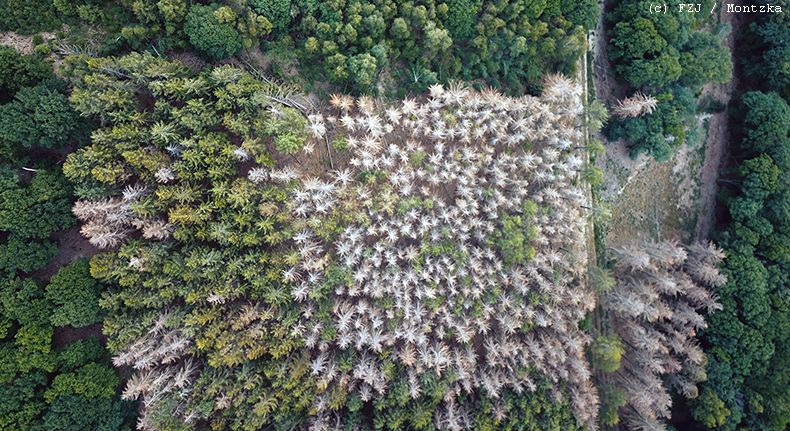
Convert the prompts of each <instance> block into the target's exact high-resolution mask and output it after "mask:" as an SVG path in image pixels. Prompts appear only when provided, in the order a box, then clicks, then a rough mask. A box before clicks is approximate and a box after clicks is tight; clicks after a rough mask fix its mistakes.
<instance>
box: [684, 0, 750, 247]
mask: <svg viewBox="0 0 790 431" xmlns="http://www.w3.org/2000/svg"><path fill="white" fill-rule="evenodd" d="M733 3H734V4H740V3H741V2H740V1H734V2H733ZM719 19H720V20H721V22H722V23H728V24H730V26H732V31H730V34H728V35H727V37H726V39H725V40H724V42H725V44H726V45H727V47H729V49H730V52H731V53H732V61H733V64H734V63H735V54H734V52H735V44H734V39H735V36H734V35H735V34H737V32H738V31H739V29H740V27H741V25H742V18H741V17H740V16H739V15H738V14H728V13H726V12H725V9H724V8H719ZM737 73H738V67H733V73H732V80H730V82H727V83H725V84H717V85H707V86H705V87H704V88H703V90H702V97H710V98H712V99H714V100H718V101H719V102H721V103H722V104H723V105H725V106H726V105H728V104H729V102H730V99H731V98H732V94H733V92H734V91H735V89H736V88H737V86H738V74H737ZM729 123H730V118H729V113H728V110H726V109H725V110H724V111H723V112H719V113H716V114H713V116H712V117H711V118H710V120H709V122H708V137H707V140H706V141H705V159H704V162H703V165H702V172H701V175H700V191H699V198H698V201H697V208H698V213H697V214H698V216H697V225H696V227H695V229H694V238H695V239H697V240H706V239H708V238H709V237H710V233H711V230H712V229H713V226H715V224H716V193H717V192H718V185H717V181H718V179H719V173H720V172H721V169H722V167H723V166H724V161H725V159H726V156H727V149H728V148H729V143H730V127H729Z"/></svg>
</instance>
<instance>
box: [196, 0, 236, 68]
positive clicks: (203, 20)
mask: <svg viewBox="0 0 790 431" xmlns="http://www.w3.org/2000/svg"><path fill="white" fill-rule="evenodd" d="M219 8H220V6H219V5H218V4H216V3H212V4H210V5H206V6H204V5H200V4H195V5H193V6H192V7H191V8H190V9H189V13H187V17H186V24H185V25H184V32H185V33H186V35H187V37H189V42H190V43H192V45H193V46H194V47H195V48H196V49H197V50H198V51H199V52H200V53H201V54H203V55H204V56H206V57H208V58H210V59H213V60H221V59H223V58H227V57H231V56H233V55H235V54H237V53H238V52H239V51H241V49H242V39H241V34H240V33H239V32H238V30H236V29H235V28H234V27H233V25H232V24H231V23H227V22H220V20H219V19H218V18H217V16H216V15H215V14H214V12H215V11H216V10H217V9H219Z"/></svg>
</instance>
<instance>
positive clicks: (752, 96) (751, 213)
mask: <svg viewBox="0 0 790 431" xmlns="http://www.w3.org/2000/svg"><path fill="white" fill-rule="evenodd" d="M737 114H738V116H737V117H736V118H742V121H741V122H740V123H739V128H740V135H741V138H740V139H739V140H738V141H737V143H736V144H735V145H734V148H733V149H732V151H733V155H734V156H735V157H736V160H737V163H738V164H737V167H736V169H735V172H734V175H733V176H732V178H730V179H729V181H731V187H729V188H728V189H727V194H726V197H725V199H724V203H725V204H726V205H727V207H728V209H729V220H728V224H727V225H726V226H725V227H724V228H723V229H722V231H721V232H719V233H718V235H717V236H718V241H719V243H720V244H721V246H722V247H723V248H724V250H725V253H726V254H727V259H726V260H725V262H724V264H723V268H722V269H723V271H724V273H725V274H726V275H727V278H728V282H727V284H726V285H724V286H723V287H722V288H720V290H719V295H720V298H721V303H722V304H723V305H724V310H723V311H722V312H720V313H719V314H716V315H714V316H713V317H712V318H711V319H710V327H709V328H708V329H707V330H706V331H704V332H703V337H704V340H705V341H706V343H707V349H706V350H707V352H708V357H709V364H708V367H707V368H708V382H706V383H705V384H704V385H703V392H702V394H703V397H701V398H700V399H699V400H697V401H696V402H695V403H693V404H692V412H693V414H694V417H695V419H696V420H697V421H699V422H700V423H702V424H703V425H705V426H706V427H708V428H711V429H717V430H735V429H742V428H744V427H746V428H749V429H761V430H771V431H780V430H784V429H786V427H787V426H788V424H790V416H788V414H787V412H788V411H789V409H790V361H788V358H790V347H789V346H788V345H787V339H788V338H790V313H788V310H789V309H790V302H789V301H788V286H790V278H788V274H790V248H788V244H790V217H788V202H790V176H788V172H790V106H788V104H787V102H786V101H785V100H783V99H782V98H781V97H780V96H779V95H778V94H777V93H763V92H749V93H746V94H744V95H743V97H742V98H741V100H740V102H739V106H738V111H737Z"/></svg>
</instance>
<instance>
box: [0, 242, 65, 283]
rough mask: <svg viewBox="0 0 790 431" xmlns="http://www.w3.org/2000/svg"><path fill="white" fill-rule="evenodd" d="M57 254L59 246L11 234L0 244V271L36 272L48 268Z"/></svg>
mask: <svg viewBox="0 0 790 431" xmlns="http://www.w3.org/2000/svg"><path fill="white" fill-rule="evenodd" d="M57 252H58V246H57V244H55V243H54V242H52V241H49V240H42V241H32V240H30V239H27V238H22V237H20V236H19V235H13V234H11V235H9V236H8V239H6V241H5V242H2V243H0V271H6V272H8V273H15V272H16V271H22V272H31V271H36V270H38V269H41V268H43V267H44V266H46V264H47V262H49V261H50V259H52V258H53V257H55V255H56V254H57Z"/></svg>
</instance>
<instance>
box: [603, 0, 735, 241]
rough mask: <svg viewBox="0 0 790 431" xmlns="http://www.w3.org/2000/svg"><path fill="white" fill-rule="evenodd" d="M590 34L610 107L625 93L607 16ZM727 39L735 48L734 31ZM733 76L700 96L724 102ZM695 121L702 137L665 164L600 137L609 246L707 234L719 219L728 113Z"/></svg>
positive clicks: (726, 17)
mask: <svg viewBox="0 0 790 431" xmlns="http://www.w3.org/2000/svg"><path fill="white" fill-rule="evenodd" d="M603 9H604V7H603V5H602V10H603ZM719 14H720V16H719V21H720V22H722V23H730V24H731V25H732V26H733V28H735V27H736V25H737V23H735V22H733V16H732V14H727V13H724V12H723V11H722V9H721V8H720V9H719ZM602 15H603V13H602ZM734 31H736V30H733V33H734ZM590 39H591V45H592V46H591V48H590V50H591V51H592V52H593V53H594V60H593V79H594V82H595V93H596V97H597V98H598V99H599V100H601V101H603V102H605V103H606V104H607V106H609V107H611V106H612V104H613V103H615V102H616V101H617V100H619V99H621V98H623V97H626V96H627V94H626V88H625V87H624V86H623V85H621V84H619V83H618V82H617V80H616V79H615V77H614V72H613V70H612V67H611V65H610V64H609V61H608V58H607V53H606V44H607V41H608V37H607V35H606V28H605V25H604V18H603V17H602V18H601V19H600V20H599V22H598V26H597V28H596V30H595V32H594V34H593V35H592V37H591V38H590ZM726 43H727V45H728V46H729V47H730V49H732V33H730V35H729V36H728V37H727V39H726ZM735 79H737V78H734V79H733V81H731V82H728V83H726V84H718V85H706V86H705V87H703V91H702V98H707V99H709V100H717V101H719V102H721V103H722V104H724V105H726V104H727V103H728V102H729V99H730V95H731V93H732V90H733V88H734V86H735ZM697 120H698V125H699V127H700V128H701V132H702V133H703V136H704V139H702V140H700V142H699V143H696V144H690V145H684V146H682V147H681V148H679V149H678V151H677V153H676V154H674V155H673V156H672V157H671V158H670V159H669V160H668V161H665V162H661V163H658V162H656V161H654V160H653V159H651V158H649V157H646V156H640V157H638V158H636V159H632V158H631V157H630V155H629V152H628V146H627V144H626V143H625V142H624V141H622V140H620V141H617V142H608V141H606V139H605V137H604V136H599V139H601V140H602V141H603V142H605V143H606V154H605V155H604V157H601V158H600V159H599V160H598V163H599V167H601V168H602V169H604V177H605V179H604V183H603V185H602V191H601V194H600V199H601V202H602V204H603V205H605V206H608V208H609V210H610V212H611V215H612V217H611V219H610V220H609V222H608V227H605V228H606V229H607V230H606V232H605V233H606V235H605V237H606V244H607V246H608V247H618V246H622V245H624V244H627V243H629V242H631V241H633V240H634V239H635V238H647V239H653V240H678V241H689V240H692V239H705V238H707V237H708V235H709V233H710V230H711V227H712V226H713V223H714V218H715V203H716V193H717V190H718V187H717V180H718V175H719V172H720V169H721V167H722V166H723V162H724V160H725V157H726V148H727V146H728V142H729V141H728V140H729V130H728V127H727V124H728V117H727V112H726V110H725V111H724V112H719V113H714V114H701V115H698V117H697ZM614 227H616V228H614Z"/></svg>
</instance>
